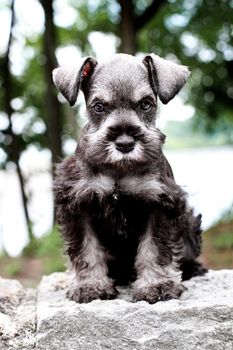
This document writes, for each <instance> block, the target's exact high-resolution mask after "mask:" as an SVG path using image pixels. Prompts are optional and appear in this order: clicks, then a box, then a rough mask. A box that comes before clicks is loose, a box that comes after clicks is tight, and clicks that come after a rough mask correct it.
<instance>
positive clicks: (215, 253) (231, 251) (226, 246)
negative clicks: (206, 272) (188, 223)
mask: <svg viewBox="0 0 233 350" xmlns="http://www.w3.org/2000/svg"><path fill="white" fill-rule="evenodd" d="M203 252H204V254H203V255H204V259H205V260H206V262H207V265H208V266H209V267H210V268H213V269H222V268H233V206H232V207H231V208H230V209H229V210H228V211H227V212H226V213H225V214H224V215H223V217H222V219H221V220H220V221H219V222H218V223H216V224H215V225H214V226H213V227H211V228H210V229H209V230H207V231H206V232H204V234H203Z"/></svg>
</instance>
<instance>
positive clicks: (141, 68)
mask: <svg viewBox="0 0 233 350" xmlns="http://www.w3.org/2000/svg"><path fill="white" fill-rule="evenodd" d="M188 76H189V70H188V69H187V67H185V66H181V65H178V64H175V63H173V62H170V61H168V60H165V59H162V58H160V57H159V56H156V55H154V54H150V55H147V56H146V57H145V58H144V59H143V60H142V61H140V60H139V59H137V58H136V57H133V56H130V55H126V54H116V55H114V56H113V58H112V59H110V60H108V61H106V62H103V63H97V61H96V60H95V59H94V58H91V57H87V58H83V59H82V60H81V61H80V62H79V63H78V64H77V66H76V67H74V68H72V67H59V68H56V69H55V70H54V71H53V80H54V83H55V85H56V86H57V88H58V89H59V90H60V91H61V93H62V94H63V95H64V97H65V98H66V99H67V101H68V102H69V104H70V105H71V106H72V105H74V104H75V102H76V100H77V96H78V92H79V90H80V89H82V91H83V93H84V96H85V100H86V106H87V117H88V120H89V123H88V124H87V126H86V127H85V128H84V131H83V135H82V137H81V140H80V149H81V150H82V152H84V153H85V158H86V160H87V161H88V162H89V163H90V164H91V165H93V166H101V165H109V166H114V167H122V166H123V165H127V166H129V165H131V166H132V165H135V164H136V165H138V164H145V163H147V162H148V161H151V160H152V159H154V158H155V157H156V154H157V152H156V150H157V149H159V148H161V145H162V144H163V142H164V135H163V134H162V133H161V132H160V131H159V130H158V129H156V127H155V115H156V107H157V96H158V97H159V98H160V100H161V101H162V102H163V103H168V102H169V101H170V100H171V99H172V98H173V97H174V96H175V95H176V94H177V93H178V92H179V90H180V89H181V88H182V86H183V85H184V84H185V82H186V80H187V78H188Z"/></svg>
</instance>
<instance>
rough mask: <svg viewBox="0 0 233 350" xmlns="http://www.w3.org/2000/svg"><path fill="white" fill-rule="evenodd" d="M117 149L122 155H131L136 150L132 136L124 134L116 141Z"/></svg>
mask: <svg viewBox="0 0 233 350" xmlns="http://www.w3.org/2000/svg"><path fill="white" fill-rule="evenodd" d="M115 145H116V149H117V150H118V151H120V152H122V153H129V152H131V151H132V150H133V149H134V146H135V140H134V138H133V137H132V136H130V135H126V134H123V135H121V136H118V137H117V138H116V140H115Z"/></svg>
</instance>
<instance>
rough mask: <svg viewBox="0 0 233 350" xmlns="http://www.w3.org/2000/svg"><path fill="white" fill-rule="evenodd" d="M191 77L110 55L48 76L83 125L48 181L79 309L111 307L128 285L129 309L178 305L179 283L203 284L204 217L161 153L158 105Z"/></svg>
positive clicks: (166, 66) (165, 64)
mask: <svg viewBox="0 0 233 350" xmlns="http://www.w3.org/2000/svg"><path fill="white" fill-rule="evenodd" d="M188 77H189V70H188V69H187V67H185V66H181V65H177V64H175V63H172V62H170V61H167V60H165V59H162V58H160V57H158V56H156V55H155V54H150V55H147V56H146V57H145V58H144V59H143V60H142V61H140V60H139V59H137V58H135V57H133V56H131V55H126V54H116V55H114V56H113V57H112V58H111V59H110V60H108V61H106V62H103V63H98V62H97V61H96V60H95V59H94V58H91V57H87V58H83V59H81V60H80V62H78V63H77V66H75V67H59V68H56V69H55V70H54V71H53V80H54V83H55V85H56V87H57V88H58V89H59V90H60V92H61V93H62V94H63V95H64V97H65V98H66V99H67V101H68V102H69V104H70V105H71V106H72V105H74V103H75V102H76V99H77V95H78V93H79V90H80V89H81V90H82V91H83V93H84V96H85V101H86V106H87V113H86V115H87V119H88V122H87V124H86V126H85V127H84V128H83V130H82V133H81V136H80V138H79V141H78V145H77V148H76V152H75V154H74V155H73V156H71V157H69V158H67V159H65V160H64V161H63V162H62V163H61V164H60V165H59V166H58V167H57V172H56V177H55V181H54V194H55V206H56V216H57V221H58V223H59V224H60V226H61V232H62V236H63V238H64V241H65V246H66V252H67V254H68V256H69V258H70V261H71V263H72V266H73V268H74V270H75V273H76V281H75V283H74V285H73V286H71V288H70V290H69V292H68V296H69V298H70V299H72V300H75V301H76V302H80V303H82V302H89V301H91V300H93V299H97V298H99V299H111V298H114V297H115V296H116V295H117V289H116V286H117V285H119V284H127V283H132V288H133V298H134V300H135V301H138V300H146V301H148V302H149V303H155V302H157V301H158V300H168V299H172V298H178V297H179V296H180V295H181V294H182V292H183V290H184V287H183V286H182V284H181V281H182V278H183V279H188V278H191V277H192V276H195V275H202V274H204V273H205V271H206V270H205V269H204V268H203V267H202V265H201V264H200V263H199V262H197V260H196V258H197V257H198V256H199V254H200V248H201V235H200V234H201V229H200V224H201V216H200V215H199V216H196V217H195V216H194V214H193V210H192V209H191V208H190V206H189V205H188V203H187V200H186V193H185V192H184V191H183V190H182V189H181V188H180V187H179V186H178V185H177V184H176V182H175V180H174V177H173V173H172V169H171V167H170V165H169V163H168V161H167V160H166V158H165V156H164V155H163V152H162V147H163V144H164V141H165V136H164V135H163V134H162V133H161V132H160V130H158V129H157V128H156V126H155V117H156V109H157V98H159V99H160V100H161V101H162V102H163V103H165V104H166V103H168V102H169V101H170V100H171V99H172V98H173V97H174V96H175V95H176V94H177V93H178V91H179V90H180V89H181V88H182V86H183V85H184V84H185V82H186V80H187V79H188Z"/></svg>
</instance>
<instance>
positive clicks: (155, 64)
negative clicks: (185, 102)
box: [143, 53, 190, 104]
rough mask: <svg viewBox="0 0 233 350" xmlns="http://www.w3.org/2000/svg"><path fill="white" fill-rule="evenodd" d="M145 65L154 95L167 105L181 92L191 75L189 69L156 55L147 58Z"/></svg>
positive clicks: (144, 60)
mask: <svg viewBox="0 0 233 350" xmlns="http://www.w3.org/2000/svg"><path fill="white" fill-rule="evenodd" d="M143 63H144V64H145V65H146V67H147V68H148V72H149V76H150V81H151V85H152V89H153V91H154V93H155V94H156V95H157V94H158V96H159V98H160V100H161V101H162V102H163V103H165V104H166V103H168V102H169V101H170V100H171V99H172V98H173V97H174V96H175V95H176V94H177V93H178V92H179V91H180V89H181V88H182V87H183V86H184V84H185V83H186V81H187V79H188V77H189V75H190V71H189V69H188V68H187V67H185V66H182V65H179V64H176V63H173V62H171V61H168V60H165V59H163V58H161V57H159V56H157V55H155V54H154V53H152V54H150V55H148V56H146V57H145V58H144V59H143Z"/></svg>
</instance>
